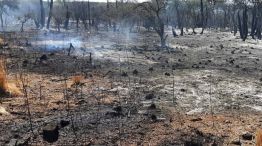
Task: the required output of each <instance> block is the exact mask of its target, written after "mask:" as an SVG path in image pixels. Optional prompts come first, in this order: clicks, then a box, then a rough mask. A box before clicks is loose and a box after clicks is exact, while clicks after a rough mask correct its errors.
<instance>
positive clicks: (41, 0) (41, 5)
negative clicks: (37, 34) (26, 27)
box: [40, 0, 45, 28]
mask: <svg viewBox="0 0 262 146" xmlns="http://www.w3.org/2000/svg"><path fill="white" fill-rule="evenodd" d="M40 13H41V28H43V27H45V8H44V3H43V0H40Z"/></svg>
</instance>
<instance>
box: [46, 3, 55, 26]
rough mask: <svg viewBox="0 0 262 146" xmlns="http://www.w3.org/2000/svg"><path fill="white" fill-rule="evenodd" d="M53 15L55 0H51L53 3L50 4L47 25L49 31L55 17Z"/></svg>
mask: <svg viewBox="0 0 262 146" xmlns="http://www.w3.org/2000/svg"><path fill="white" fill-rule="evenodd" d="M52 13H53V0H51V2H50V10H49V16H48V19H47V25H46V28H47V29H49V26H50V21H51V17H52V15H53V14H52Z"/></svg>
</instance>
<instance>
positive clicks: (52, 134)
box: [43, 123, 59, 143]
mask: <svg viewBox="0 0 262 146" xmlns="http://www.w3.org/2000/svg"><path fill="white" fill-rule="evenodd" d="M58 137H59V131H58V125H57V124H56V123H49V124H47V125H46V126H45V127H44V128H43V139H44V140H45V141H47V142H49V143H53V142H56V141H57V140H58Z"/></svg>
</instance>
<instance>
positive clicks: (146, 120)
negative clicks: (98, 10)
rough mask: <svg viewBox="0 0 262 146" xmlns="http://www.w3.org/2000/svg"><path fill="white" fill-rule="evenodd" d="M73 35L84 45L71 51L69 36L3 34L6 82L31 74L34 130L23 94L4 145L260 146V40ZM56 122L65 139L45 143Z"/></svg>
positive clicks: (8, 105)
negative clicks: (162, 43)
mask: <svg viewBox="0 0 262 146" xmlns="http://www.w3.org/2000/svg"><path fill="white" fill-rule="evenodd" d="M41 33H42V32H41ZM50 33H51V32H50ZM170 33H171V32H170ZM36 35H37V36H38V39H35V38H36ZM54 36H56V34H54ZM70 36H78V37H77V38H79V39H78V40H77V41H76V42H75V41H72V42H73V43H72V44H73V45H74V42H75V43H79V42H81V44H80V45H75V48H76V50H74V52H73V54H72V55H71V56H67V52H66V51H67V50H66V49H67V48H68V47H69V45H68V44H69V42H70V41H69V42H67V39H62V40H65V41H62V40H58V41H62V43H63V45H62V47H61V44H58V45H57V44H56V43H57V42H54V41H53V42H50V41H45V40H44V38H45V33H42V34H40V35H39V32H38V33H37V32H34V31H32V32H24V33H16V34H14V33H10V34H9V35H7V36H5V40H6V42H8V46H9V47H4V48H3V49H1V53H2V55H3V56H4V57H5V58H6V60H7V67H8V79H10V80H14V81H15V80H18V79H17V78H18V77H17V75H19V74H23V75H24V76H25V77H26V78H28V79H29V81H28V97H29V105H30V112H31V118H32V130H30V123H29V117H28V112H27V106H26V100H25V97H24V96H18V97H4V98H2V99H1V106H2V107H4V108H5V109H6V111H7V112H8V113H9V114H2V115H0V120H1V122H0V127H1V128H0V132H1V135H2V136H1V139H0V145H8V144H10V145H14V144H15V143H17V144H19V143H20V144H27V143H28V144H29V145H45V144H46V145H211V144H213V145H215V144H216V145H226V144H231V145H234V144H239V143H242V144H245V145H254V140H249V136H248V134H249V135H251V139H254V138H253V137H254V136H255V132H256V131H257V129H259V128H260V127H261V124H262V123H261V122H262V118H261V110H262V106H261V105H262V103H261V102H262V100H261V96H262V94H261V92H260V91H261V70H262V68H261V55H262V52H261V49H262V48H261V42H259V41H255V40H247V41H246V42H242V41H241V40H240V39H239V38H235V37H233V34H231V33H228V32H219V33H218V32H216V33H214V32H213V31H210V32H206V33H204V34H203V35H189V34H187V35H185V36H179V37H177V38H171V37H169V40H168V46H169V47H168V48H167V49H162V48H160V47H158V44H157V42H158V41H157V39H158V38H157V36H156V35H155V34H154V33H150V32H145V33H141V34H140V33H134V34H132V33H130V34H129V35H128V37H127V34H125V33H123V34H122V33H118V34H115V33H114V35H112V34H110V32H103V33H99V34H88V35H84V34H72V35H70ZM79 36H83V37H79ZM170 36H171V35H170ZM94 38H96V39H94ZM27 40H28V41H27ZM39 42H44V43H39ZM65 46H67V47H65ZM89 52H92V54H93V55H92V59H90V56H89ZM90 61H91V62H90ZM74 76H83V79H81V82H80V83H77V84H74V81H73V78H74ZM52 123H55V124H56V125H57V127H58V129H59V130H58V131H59V137H58V140H57V141H55V142H54V143H48V142H47V141H44V140H43V135H44V133H43V130H45V127H46V126H47V125H50V124H52Z"/></svg>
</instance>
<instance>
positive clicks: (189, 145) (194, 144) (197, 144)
mask: <svg viewBox="0 0 262 146" xmlns="http://www.w3.org/2000/svg"><path fill="white" fill-rule="evenodd" d="M202 145H203V144H202V143H200V142H197V141H194V140H191V141H186V142H185V143H184V146H202Z"/></svg>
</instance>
